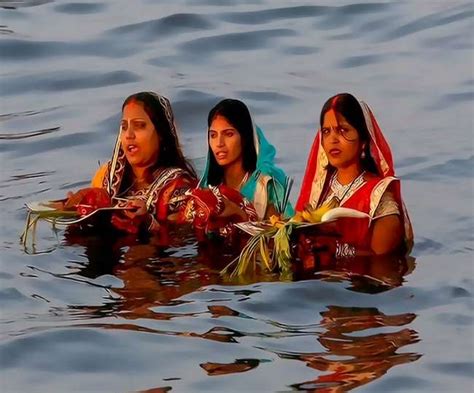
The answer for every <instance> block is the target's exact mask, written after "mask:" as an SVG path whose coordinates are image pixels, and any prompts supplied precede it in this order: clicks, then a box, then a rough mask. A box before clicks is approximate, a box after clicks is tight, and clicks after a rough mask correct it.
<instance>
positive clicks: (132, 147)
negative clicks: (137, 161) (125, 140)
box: [127, 145, 138, 155]
mask: <svg viewBox="0 0 474 393" xmlns="http://www.w3.org/2000/svg"><path fill="white" fill-rule="evenodd" d="M127 152H128V153H129V154H132V155H133V154H135V153H136V152H138V147H137V146H136V145H128V146H127Z"/></svg>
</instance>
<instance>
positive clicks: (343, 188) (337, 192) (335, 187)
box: [330, 171, 365, 206]
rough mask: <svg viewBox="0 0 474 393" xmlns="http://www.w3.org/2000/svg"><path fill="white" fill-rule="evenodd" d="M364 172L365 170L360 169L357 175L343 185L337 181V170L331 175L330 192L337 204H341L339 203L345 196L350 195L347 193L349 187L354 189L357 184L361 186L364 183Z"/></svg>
mask: <svg viewBox="0 0 474 393" xmlns="http://www.w3.org/2000/svg"><path fill="white" fill-rule="evenodd" d="M364 174H365V171H362V173H361V174H360V175H359V176H357V177H356V178H355V179H354V180H352V181H351V182H350V183H349V184H345V185H343V184H341V183H339V181H338V180H337V172H336V173H335V174H334V175H333V177H332V179H331V184H330V187H331V191H332V193H333V194H334V197H333V198H334V199H335V200H336V202H337V205H338V206H340V205H341V203H342V202H343V201H344V198H346V196H350V195H348V194H349V191H350V190H351V189H353V190H356V189H357V188H359V186H361V185H362V184H363V183H364V181H365V180H364Z"/></svg>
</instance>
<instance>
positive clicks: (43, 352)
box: [0, 0, 474, 392]
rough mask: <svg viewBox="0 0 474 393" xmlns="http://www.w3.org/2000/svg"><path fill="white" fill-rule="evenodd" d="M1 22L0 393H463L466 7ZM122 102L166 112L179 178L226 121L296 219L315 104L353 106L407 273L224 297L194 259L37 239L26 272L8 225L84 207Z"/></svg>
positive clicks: (468, 238) (467, 223)
mask: <svg viewBox="0 0 474 393" xmlns="http://www.w3.org/2000/svg"><path fill="white" fill-rule="evenodd" d="M234 3H235V4H234ZM0 7H1V8H0V18H1V21H0V24H1V26H0V56H1V65H0V75H1V76H0V96H1V98H0V99H1V101H0V158H1V168H2V170H1V179H0V211H1V213H0V214H1V228H0V244H1V246H0V247H1V254H0V258H1V271H0V307H1V314H0V317H1V319H0V323H1V325H0V334H1V337H0V349H1V353H0V356H1V357H0V362H1V374H0V390H1V391H2V392H24V391H38V392H46V391H54V392H64V391H100V392H102V391H103V392H129V391H147V390H148V391H150V392H151V391H153V392H160V391H163V392H164V391H168V390H169V389H172V391H179V392H184V391H209V392H211V391H213V392H222V391H229V392H237V391H252V392H253V391H255V392H256V391H291V390H307V391H322V392H323V391H343V390H347V389H351V388H355V387H358V386H362V387H360V388H359V390H360V391H368V392H380V391H399V392H411V391H413V392H418V391H452V392H454V391H456V392H467V391H470V390H471V389H472V388H473V375H474V373H473V371H474V368H473V351H474V349H473V342H474V334H473V302H472V296H473V291H474V288H473V260H472V255H473V253H472V250H473V235H472V233H473V227H474V225H473V214H472V213H473V209H474V206H473V203H474V202H473V201H474V198H473V197H474V191H473V157H474V154H473V151H474V148H473V147H474V146H473V139H474V134H473V114H472V113H473V104H472V102H473V97H474V94H473V84H474V78H473V65H474V64H473V31H474V29H473V28H474V24H473V14H474V6H473V2H472V1H470V0H459V1H458V0H450V1H436V0H434V1H428V0H416V1H399V2H389V1H379V2H370V3H368V2H362V1H354V0H352V1H351V0H347V1H346V0H338V1H329V0H326V1H318V2H310V1H308V2H304V1H275V0H272V1H270V0H261V1H258V0H256V1H251V0H248V1H235V2H234V1H228V0H225V1H224V0H207V1H206V0H203V1H197V0H196V1H193V0H188V1H184V0H179V1H177V0H166V1H159V2H158V1H152V0H134V1H128V0H114V1H112V0H109V1H100V2H99V1H96V2H79V1H76V2H69V1H48V0H43V1H14V2H13V1H0ZM141 90H155V91H159V92H161V93H162V94H164V95H166V96H168V97H169V98H170V99H171V101H172V103H173V106H174V108H175V112H176V117H177V121H178V124H179V128H180V131H181V136H182V141H183V144H184V146H185V150H186V152H187V154H188V156H190V157H192V158H194V159H197V160H198V161H199V159H202V158H203V157H204V154H205V149H206V140H205V129H206V116H207V112H208V110H209V109H210V108H211V107H212V106H213V105H214V104H215V103H216V102H217V101H218V100H219V99H220V98H222V97H234V98H239V99H242V100H244V101H245V102H246V103H247V104H248V105H249V106H250V108H251V110H252V112H253V114H254V116H255V119H256V121H257V122H258V123H259V124H260V125H261V126H262V127H263V128H264V130H266V133H267V136H268V138H269V139H270V140H271V141H272V142H273V143H274V144H275V145H276V146H277V147H278V162H279V164H280V165H281V166H282V167H284V168H285V169H286V170H287V172H288V173H289V174H291V175H292V176H293V177H294V178H295V180H296V184H295V188H294V191H293V194H292V200H293V201H295V199H296V196H297V191H298V190H299V186H300V181H301V177H302V174H303V171H304V166H305V162H306V157H307V153H308V151H309V147H310V144H311V141H312V138H313V135H314V130H315V127H316V126H315V125H316V121H317V119H318V115H319V111H320V108H321V106H322V104H323V103H324V101H325V100H326V99H327V98H328V97H329V96H331V95H333V94H335V93H338V92H342V91H349V92H352V93H354V94H355V95H356V96H358V97H360V98H363V99H364V100H365V101H366V102H368V103H369V104H370V105H371V106H372V108H373V110H374V112H375V114H376V116H377V117H378V119H379V122H380V124H381V126H382V128H383V130H384V131H385V134H386V136H387V138H388V140H389V142H390V144H391V146H392V148H393V153H394V156H395V160H396V163H397V171H398V175H399V176H401V178H402V179H403V192H404V196H405V201H406V204H407V206H408V209H409V211H410V213H411V218H412V221H413V224H414V228H415V232H416V246H415V249H414V252H413V256H414V257H416V267H415V265H414V263H413V261H412V260H409V261H408V263H402V262H394V261H386V260H382V261H379V263H372V264H369V263H367V264H362V265H361V264H358V265H354V266H335V267H334V269H333V270H334V271H329V272H328V271H326V272H322V273H317V274H315V275H313V276H309V277H300V279H301V280H295V281H293V282H278V281H275V280H276V279H277V278H275V277H266V278H261V279H259V280H257V281H256V282H250V283H245V284H242V285H237V286H236V285H226V283H223V282H222V281H220V279H219V276H218V274H217V271H218V270H219V267H220V265H221V264H222V259H223V257H222V255H221V254H219V253H216V252H215V251H213V250H198V249H197V247H196V245H195V243H194V241H193V239H192V238H186V237H185V238H184V239H183V240H182V241H180V242H178V241H177V242H176V244H173V246H172V247H168V248H165V249H163V248H162V247H160V246H159V245H157V244H155V243H153V242H151V243H148V244H137V243H133V242H130V241H128V242H127V240H126V239H122V240H121V241H119V242H117V241H113V240H111V239H108V238H107V237H106V236H102V237H93V236H83V237H78V236H75V235H74V234H70V235H68V236H66V235H65V233H64V231H59V232H58V233H56V234H55V233H54V232H52V231H51V230H50V229H49V227H47V226H42V227H41V228H40V230H39V231H38V234H37V242H36V247H37V248H36V252H37V254H35V255H31V251H32V250H28V251H29V252H30V254H28V253H27V252H25V250H24V249H23V248H22V247H21V245H20V242H19V234H20V233H21V231H22V229H23V224H24V220H25V214H26V213H25V209H24V207H23V205H24V203H25V202H27V201H31V200H43V199H51V198H58V197H62V196H64V194H65V193H66V192H67V191H68V190H74V189H77V188H80V187H83V186H86V185H87V184H88V181H89V179H90V177H91V176H92V174H93V172H94V171H95V169H96V168H97V161H98V160H100V161H101V162H104V161H105V160H106V159H107V158H108V157H109V155H110V153H111V150H112V144H113V141H114V138H115V133H116V131H117V125H118V119H119V116H120V113H119V112H120V106H121V103H122V101H123V99H124V98H125V97H126V96H127V95H129V94H131V93H134V92H137V91H141ZM56 236H57V237H56ZM41 251H46V252H44V253H41ZM363 276H365V277H363ZM303 278H304V279H303ZM159 388H161V389H159ZM153 389H155V390H153Z"/></svg>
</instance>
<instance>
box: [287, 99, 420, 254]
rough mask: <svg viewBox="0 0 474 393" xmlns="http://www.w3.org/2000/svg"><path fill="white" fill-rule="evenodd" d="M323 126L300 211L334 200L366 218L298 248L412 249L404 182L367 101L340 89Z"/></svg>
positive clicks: (369, 251) (340, 223) (341, 223)
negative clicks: (397, 174) (397, 171)
mask: <svg viewBox="0 0 474 393" xmlns="http://www.w3.org/2000/svg"><path fill="white" fill-rule="evenodd" d="M320 127H321V128H320V130H319V131H318V133H317V134H316V138H315V140H314V143H313V146H312V148H311V152H310V155H309V158H308V164H307V168H306V173H305V177H304V179H303V184H302V188H301V192H300V196H299V198H298V202H297V205H296V210H297V211H301V210H303V209H305V208H307V207H308V205H310V206H309V207H311V208H313V209H314V208H317V207H320V206H322V205H328V204H330V205H332V206H341V207H347V208H352V209H355V210H359V211H361V212H363V213H366V214H367V215H368V218H366V219H363V218H341V219H339V220H338V221H337V224H336V225H337V231H338V237H335V236H323V235H321V236H318V235H316V236H315V237H307V238H306V239H304V241H300V243H299V245H300V251H302V252H303V254H306V256H307V255H308V251H310V254H313V256H314V255H317V254H320V253H323V254H324V253H326V254H327V253H328V254H329V255H330V256H332V257H334V256H335V257H336V258H341V257H354V256H364V255H380V254H389V253H394V252H397V251H402V250H403V251H408V250H409V249H410V248H411V245H412V243H413V232H412V228H411V224H410V220H409V218H408V214H407V211H406V208H405V205H404V203H403V200H402V197H401V192H400V181H399V180H398V179H397V178H396V177H395V171H394V164H393V160H392V154H391V151H390V147H389V145H388V143H387V142H386V140H385V138H384V136H383V134H382V131H381V130H380V128H379V126H378V124H377V121H376V120H375V117H374V115H373V113H372V111H371V110H370V108H369V107H368V105H367V104H365V103H364V102H359V101H358V100H357V99H356V98H355V97H354V96H352V95H350V94H347V93H343V94H337V95H335V96H334V97H331V98H330V99H329V100H327V102H326V103H325V104H324V106H323V108H322V110H321V115H320ZM369 217H370V218H369ZM301 248H302V249H303V250H301Z"/></svg>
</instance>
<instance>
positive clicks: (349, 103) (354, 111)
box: [319, 93, 379, 175]
mask: <svg viewBox="0 0 474 393" xmlns="http://www.w3.org/2000/svg"><path fill="white" fill-rule="evenodd" d="M331 109H333V110H334V111H335V112H337V113H340V114H341V115H342V116H344V118H345V119H346V120H347V121H348V122H349V124H350V125H351V126H352V127H354V128H355V129H356V130H357V133H358V134H359V138H360V141H361V142H362V143H363V144H364V145H365V147H364V153H365V157H364V158H362V157H361V158H360V160H361V164H362V168H363V169H364V170H366V171H368V172H371V173H373V174H375V175H377V174H379V173H378V170H377V166H376V165H375V161H374V159H373V158H372V156H371V155H370V141H371V138H370V134H369V130H368V129H367V124H366V122H365V117H364V112H363V111H362V107H361V106H360V103H359V101H358V100H357V98H355V97H354V96H353V95H352V94H349V93H340V94H336V95H335V96H333V97H331V98H329V99H328V100H327V101H326V103H325V104H324V105H323V108H322V109H321V115H320V117H319V123H320V126H321V127H322V126H323V123H324V116H325V115H326V113H327V112H328V111H329V110H331Z"/></svg>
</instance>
